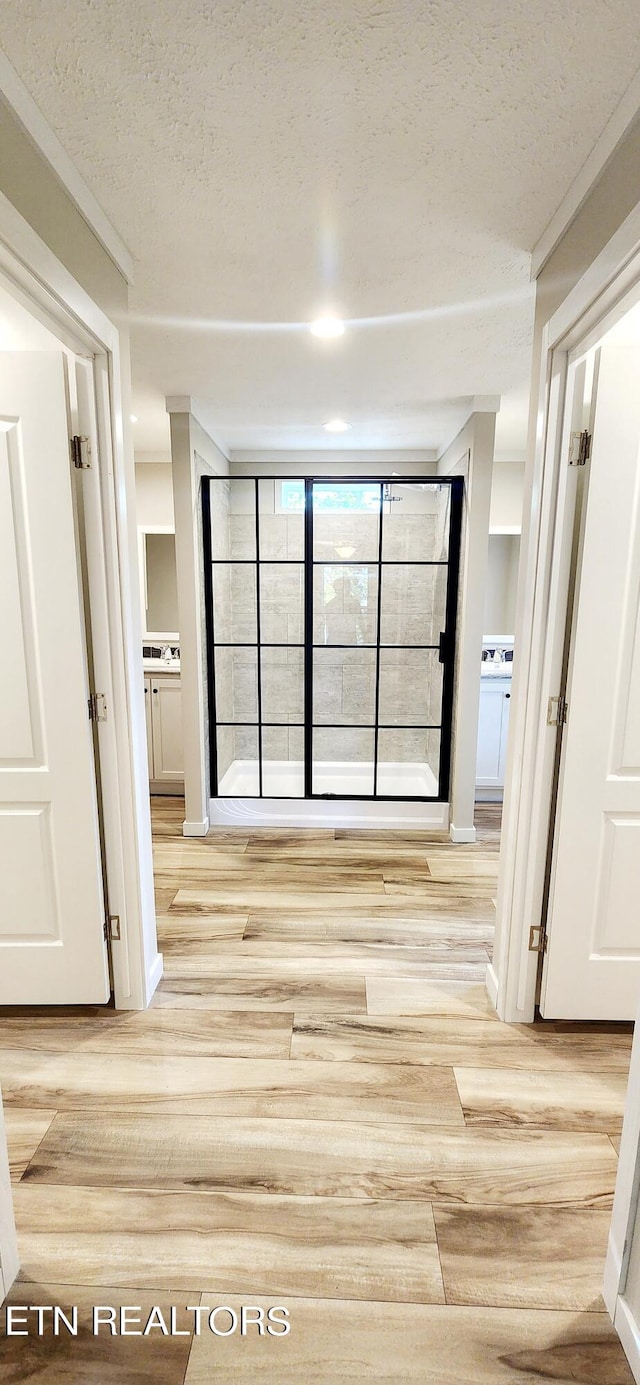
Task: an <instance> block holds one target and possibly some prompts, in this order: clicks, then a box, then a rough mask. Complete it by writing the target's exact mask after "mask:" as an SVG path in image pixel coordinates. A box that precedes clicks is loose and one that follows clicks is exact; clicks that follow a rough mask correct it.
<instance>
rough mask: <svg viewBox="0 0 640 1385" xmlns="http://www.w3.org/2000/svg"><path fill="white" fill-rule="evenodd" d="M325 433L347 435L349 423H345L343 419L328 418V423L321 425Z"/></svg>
mask: <svg viewBox="0 0 640 1385" xmlns="http://www.w3.org/2000/svg"><path fill="white" fill-rule="evenodd" d="M322 426H323V428H324V431H325V433H348V432H349V429H350V427H351V424H350V423H345V421H344V419H343V418H330V419H329V422H328V423H323V425H322Z"/></svg>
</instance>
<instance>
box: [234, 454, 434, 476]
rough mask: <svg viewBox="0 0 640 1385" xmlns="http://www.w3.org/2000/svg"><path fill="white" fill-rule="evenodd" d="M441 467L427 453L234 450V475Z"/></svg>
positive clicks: (410, 471)
mask: <svg viewBox="0 0 640 1385" xmlns="http://www.w3.org/2000/svg"><path fill="white" fill-rule="evenodd" d="M437 470H438V464H437V454H436V453H435V452H434V451H433V450H425V451H423V452H410V451H408V450H405V451H399V452H391V451H389V452H377V451H369V450H367V451H361V450H358V451H355V450H354V451H352V452H350V451H349V450H348V449H346V448H345V449H342V450H341V449H339V448H317V449H315V450H303V449H300V451H296V452H266V451H247V452H240V451H238V452H234V453H233V455H232V457H231V460H230V462H229V475H230V476H257V475H260V476H263V475H264V476H359V475H360V474H362V475H363V476H367V475H369V476H389V475H390V474H391V473H392V472H394V471H397V472H398V473H399V474H401V475H403V476H416V477H420V476H432V475H435V474H436V472H437Z"/></svg>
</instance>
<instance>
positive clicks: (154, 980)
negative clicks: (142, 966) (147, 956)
mask: <svg viewBox="0 0 640 1385" xmlns="http://www.w3.org/2000/svg"><path fill="white" fill-rule="evenodd" d="M163 971H164V958H163V956H162V953H161V952H156V955H155V957H154V959H153V962H152V963H151V966H150V967H149V982H148V988H147V1005H150V1004H151V1000H152V997H153V996H154V995H155V993H156V991H157V989H158V986H159V985H160V982H161V981H162V973H163Z"/></svg>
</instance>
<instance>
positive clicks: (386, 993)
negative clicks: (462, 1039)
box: [367, 976, 495, 1019]
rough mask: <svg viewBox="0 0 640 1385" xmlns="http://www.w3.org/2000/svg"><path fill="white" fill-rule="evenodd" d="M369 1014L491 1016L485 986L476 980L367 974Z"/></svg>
mask: <svg viewBox="0 0 640 1385" xmlns="http://www.w3.org/2000/svg"><path fill="white" fill-rule="evenodd" d="M367 1010H368V1013H369V1014H370V1015H445V1016H446V1015H451V1016H454V1015H460V1016H461V1017H462V1018H465V1019H488V1018H491V1017H494V1018H495V1011H494V1009H493V1007H492V1005H491V1002H490V1000H489V997H488V995H487V992H486V989H485V986H484V985H483V984H481V983H480V982H479V981H465V980H464V979H454V980H451V981H437V980H428V979H423V978H422V977H415V978H414V977H395V978H393V977H392V978H391V979H389V980H387V978H386V977H384V976H380V977H377V976H369V977H367Z"/></svg>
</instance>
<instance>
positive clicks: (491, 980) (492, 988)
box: [484, 962, 498, 1014]
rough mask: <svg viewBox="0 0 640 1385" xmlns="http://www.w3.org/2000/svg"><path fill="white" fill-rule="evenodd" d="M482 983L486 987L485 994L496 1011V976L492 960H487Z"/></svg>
mask: <svg viewBox="0 0 640 1385" xmlns="http://www.w3.org/2000/svg"><path fill="white" fill-rule="evenodd" d="M484 984H485V986H486V988H487V995H488V997H489V1000H490V1001H491V1004H492V1005H493V1008H494V1010H495V1012H496V1014H497V1013H498V978H497V976H496V974H495V971H494V970H493V962H489V965H488V967H487V970H486V972H485V978H484Z"/></svg>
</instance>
